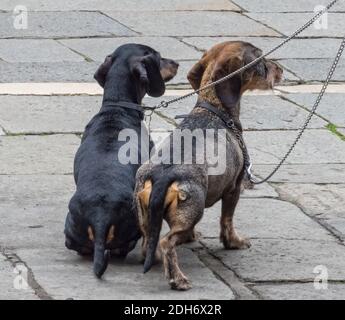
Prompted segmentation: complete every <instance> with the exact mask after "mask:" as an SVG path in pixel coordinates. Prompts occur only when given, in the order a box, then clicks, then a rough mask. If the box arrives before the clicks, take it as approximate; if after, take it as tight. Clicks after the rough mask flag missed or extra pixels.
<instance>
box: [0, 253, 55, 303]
mask: <svg viewBox="0 0 345 320" xmlns="http://www.w3.org/2000/svg"><path fill="white" fill-rule="evenodd" d="M0 253H1V254H2V255H3V256H4V257H6V259H7V261H9V263H10V264H11V265H12V267H13V268H15V267H17V266H18V265H22V266H24V267H25V268H26V269H27V276H28V278H27V280H28V285H29V287H30V288H31V289H32V290H33V291H34V293H35V295H36V296H37V297H38V298H39V299H41V300H52V297H51V296H50V295H49V294H48V293H47V292H46V291H45V289H44V288H43V287H41V285H40V284H39V283H38V282H37V281H36V279H35V275H34V273H33V271H32V270H31V268H30V267H29V266H28V265H27V263H26V262H25V261H23V260H22V259H21V258H20V257H19V256H18V255H17V254H15V253H13V252H10V251H9V250H6V249H5V248H2V247H1V246H0Z"/></svg>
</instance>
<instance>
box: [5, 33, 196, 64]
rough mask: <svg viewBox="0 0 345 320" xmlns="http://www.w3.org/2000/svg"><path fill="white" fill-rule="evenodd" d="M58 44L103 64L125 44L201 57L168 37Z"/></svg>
mask: <svg viewBox="0 0 345 320" xmlns="http://www.w3.org/2000/svg"><path fill="white" fill-rule="evenodd" d="M60 42H61V43H63V44H64V45H65V46H67V47H69V48H71V49H73V50H75V51H77V52H80V53H82V54H83V55H85V56H87V57H89V58H91V59H92V60H94V61H97V62H103V61H104V58H105V57H106V56H107V55H108V54H109V53H112V52H113V51H114V50H115V49H116V48H117V47H119V46H121V45H123V44H126V43H139V44H145V45H147V46H150V47H152V48H154V49H155V50H157V51H159V52H160V54H161V55H162V57H166V58H170V59H176V60H187V59H193V60H195V59H200V57H201V55H202V54H201V52H198V51H197V50H195V49H194V48H192V47H190V46H188V45H186V44H184V43H182V42H181V41H179V40H178V39H175V38H170V37H131V38H102V39H100V38H99V39H97V38H94V39H67V40H60ZM0 43H1V42H0ZM0 52H1V51H0ZM0 56H1V55H0Z"/></svg>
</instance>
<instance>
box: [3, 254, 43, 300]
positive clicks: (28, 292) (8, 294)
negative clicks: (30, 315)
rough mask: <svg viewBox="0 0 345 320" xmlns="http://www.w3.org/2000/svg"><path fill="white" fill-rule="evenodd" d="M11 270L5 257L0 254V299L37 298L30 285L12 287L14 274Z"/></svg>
mask: <svg viewBox="0 0 345 320" xmlns="http://www.w3.org/2000/svg"><path fill="white" fill-rule="evenodd" d="M13 270H14V269H13V267H12V265H11V264H10V262H9V261H7V259H6V257H4V256H3V255H2V254H0V283H1V290H0V300H37V299H38V298H37V296H35V292H34V291H33V290H32V289H31V288H30V287H29V288H27V289H22V290H18V289H15V288H14V284H13V281H14V279H15V277H16V274H15V273H14V272H13Z"/></svg>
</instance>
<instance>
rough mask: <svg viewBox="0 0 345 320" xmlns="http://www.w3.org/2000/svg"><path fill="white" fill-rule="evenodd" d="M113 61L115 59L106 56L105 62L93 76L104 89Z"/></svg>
mask: <svg viewBox="0 0 345 320" xmlns="http://www.w3.org/2000/svg"><path fill="white" fill-rule="evenodd" d="M113 61H114V59H113V57H112V56H111V55H109V56H106V58H105V60H104V62H103V63H102V64H101V65H100V66H99V68H98V69H97V71H96V73H95V74H94V76H93V77H94V78H95V80H96V81H97V82H98V83H99V85H100V86H101V87H102V88H104V84H105V79H106V77H107V74H108V71H109V70H110V68H111V65H112V64H113Z"/></svg>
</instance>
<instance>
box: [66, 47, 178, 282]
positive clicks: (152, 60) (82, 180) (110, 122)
mask: <svg viewBox="0 0 345 320" xmlns="http://www.w3.org/2000/svg"><path fill="white" fill-rule="evenodd" d="M177 69H178V64H177V63H176V62H175V61H173V60H168V59H163V58H161V56H160V54H159V53H158V52H156V51H155V50H153V49H152V48H150V47H147V46H144V45H138V44H126V45H123V46H121V47H119V48H118V49H117V50H116V51H115V52H114V53H113V54H111V55H109V56H107V57H106V59H105V61H104V63H103V64H102V65H101V66H100V67H99V69H98V70H97V72H96V73H95V76H94V77H95V79H96V80H97V81H98V83H99V84H100V85H101V86H102V87H103V88H104V97H103V103H102V107H101V109H100V111H99V113H98V114H96V115H95V116H94V117H93V119H92V120H91V121H90V122H89V124H88V125H87V126H86V128H85V132H84V135H83V138H82V142H81V146H80V148H79V150H78V152H77V154H76V157H75V162H74V179H75V183H76V185H77V190H76V192H75V194H74V195H73V197H72V199H71V201H70V203H69V213H68V215H67V218H66V224H65V235H66V247H67V248H68V249H72V250H75V251H77V252H78V253H79V254H81V255H88V254H92V253H94V272H95V274H96V276H97V277H101V276H102V275H103V273H104V271H105V270H106V268H107V265H108V260H109V255H110V253H113V254H118V255H121V256H124V257H125V256H126V255H127V254H128V252H130V251H131V250H132V249H133V248H134V247H135V245H136V242H137V241H138V239H139V238H140V231H139V227H138V224H137V220H136V215H135V210H134V209H133V205H132V204H133V189H134V186H135V175H136V172H137V169H138V167H139V165H140V163H138V164H122V163H121V161H119V158H118V153H119V149H120V148H121V146H123V145H124V143H125V142H123V141H119V140H118V135H119V132H120V131H121V130H123V129H132V130H135V132H136V133H137V135H138V137H139V139H138V140H139V141H140V137H141V130H142V120H143V110H142V107H141V106H140V104H141V101H142V99H143V97H144V95H145V94H146V93H147V94H149V95H150V96H153V97H159V96H161V95H163V94H164V92H165V83H164V82H166V81H169V80H170V79H172V78H173V77H174V76H175V75H176V72H177ZM145 134H147V135H148V133H147V131H146V132H145ZM138 156H139V159H140V145H139V146H138Z"/></svg>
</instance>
